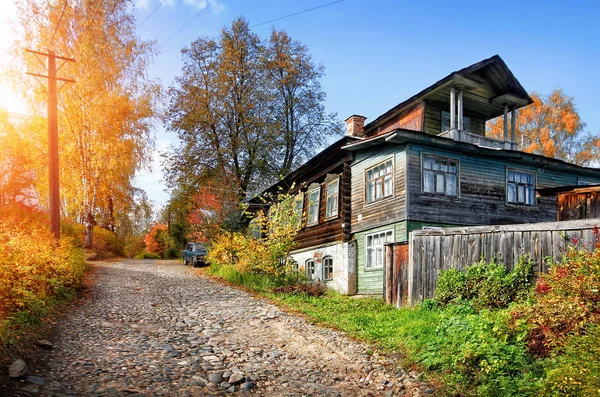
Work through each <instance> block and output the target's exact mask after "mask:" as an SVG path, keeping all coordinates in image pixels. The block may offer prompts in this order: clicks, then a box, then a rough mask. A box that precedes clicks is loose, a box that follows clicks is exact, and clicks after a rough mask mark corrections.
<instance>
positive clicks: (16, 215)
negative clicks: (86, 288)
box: [0, 208, 86, 324]
mask: <svg viewBox="0 0 600 397" xmlns="http://www.w3.org/2000/svg"><path fill="white" fill-rule="evenodd" d="M19 210H20V211H18V212H13V213H10V212H9V211H8V210H7V208H4V209H3V210H2V213H1V214H0V215H2V216H0V324H1V323H2V322H3V321H4V320H6V319H7V318H8V317H9V316H11V315H12V314H14V313H16V312H20V311H24V312H29V311H33V310H37V309H39V307H40V306H46V305H47V302H48V300H49V299H51V298H52V297H53V296H55V295H57V294H60V293H62V292H64V291H65V290H69V289H75V288H77V287H79V286H80V285H81V282H82V280H83V274H84V272H85V269H86V263H85V260H84V258H83V253H82V251H81V250H80V249H78V248H76V246H75V244H74V239H73V238H72V237H68V236H67V237H64V238H63V239H61V241H60V242H59V243H57V242H56V241H55V240H54V238H53V237H52V235H51V234H50V232H49V230H48V227H47V225H46V224H45V222H43V221H42V219H43V218H42V217H41V216H40V214H38V213H35V212H31V213H24V212H23V208H19Z"/></svg>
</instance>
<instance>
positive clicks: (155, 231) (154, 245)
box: [144, 223, 173, 258]
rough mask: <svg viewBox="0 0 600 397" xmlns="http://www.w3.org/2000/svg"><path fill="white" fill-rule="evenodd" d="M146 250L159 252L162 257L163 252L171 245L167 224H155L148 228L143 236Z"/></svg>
mask: <svg viewBox="0 0 600 397" xmlns="http://www.w3.org/2000/svg"><path fill="white" fill-rule="evenodd" d="M144 244H146V251H148V252H154V253H156V254H159V255H160V257H161V258H162V257H163V256H164V254H165V252H166V251H167V250H168V249H169V248H171V247H172V246H173V243H172V241H171V238H170V237H169V232H168V228H167V225H163V224H160V223H159V224H156V225H154V226H153V227H152V229H150V231H149V232H148V234H146V237H144Z"/></svg>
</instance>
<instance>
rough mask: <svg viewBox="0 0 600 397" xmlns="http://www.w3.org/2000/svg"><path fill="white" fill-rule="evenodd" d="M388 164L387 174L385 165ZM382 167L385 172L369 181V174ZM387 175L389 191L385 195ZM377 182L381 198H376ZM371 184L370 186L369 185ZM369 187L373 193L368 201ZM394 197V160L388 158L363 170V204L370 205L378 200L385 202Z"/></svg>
mask: <svg viewBox="0 0 600 397" xmlns="http://www.w3.org/2000/svg"><path fill="white" fill-rule="evenodd" d="M388 163H390V166H391V170H390V172H389V173H388V172H387V164H388ZM382 165H383V167H384V170H385V174H383V175H381V176H377V177H376V178H372V179H371V180H369V172H371V173H372V172H373V171H374V170H375V169H376V168H379V167H381V166H382ZM388 175H389V183H390V184H389V191H388V194H387V195H386V184H385V183H386V179H387V177H388ZM378 181H380V183H381V184H380V185H379V186H380V187H381V189H380V190H381V196H380V197H377V187H378ZM371 184H372V185H371ZM371 186H373V193H372V197H371V199H370V200H369V196H370V194H369V192H370V191H371ZM393 196H394V158H393V157H390V158H388V159H386V160H384V161H382V162H380V163H377V164H375V165H374V166H372V167H369V168H367V169H366V170H365V204H367V205H368V204H372V203H375V202H377V201H380V200H385V199H386V198H388V197H393Z"/></svg>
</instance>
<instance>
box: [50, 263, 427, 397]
mask: <svg viewBox="0 0 600 397" xmlns="http://www.w3.org/2000/svg"><path fill="white" fill-rule="evenodd" d="M94 266H96V271H95V273H94V276H93V278H94V279H93V286H92V287H91V291H90V296H89V297H88V298H87V299H85V300H84V301H83V302H82V303H81V304H80V305H78V306H77V307H74V308H73V309H72V310H71V311H70V312H69V313H66V314H65V315H64V316H63V317H61V318H60V319H59V321H58V324H57V325H56V326H55V331H54V334H53V337H52V339H51V340H52V344H53V349H52V350H48V351H45V352H44V354H46V355H47V356H46V357H47V358H46V361H47V362H46V368H47V370H46V373H45V374H41V375H42V376H43V377H44V379H45V384H44V386H42V387H41V394H40V395H42V396H126V395H145V396H204V395H225V394H229V395H262V396H344V397H345V396H384V395H385V396H392V395H409V396H414V395H422V394H423V395H424V394H426V393H430V392H431V390H425V386H424V385H423V384H420V383H419V382H418V381H417V380H416V379H415V378H414V376H416V375H415V374H411V375H409V374H407V373H405V372H404V371H402V370H398V367H395V368H392V367H391V366H389V365H388V366H387V369H386V367H385V366H384V364H386V362H385V360H386V359H385V358H384V357H380V356H379V355H378V354H377V353H375V354H373V352H372V351H371V350H370V347H369V346H368V345H366V344H363V343H359V342H356V341H353V340H351V339H349V338H347V337H345V336H344V335H343V334H342V333H339V332H336V331H333V330H331V329H327V328H322V327H318V326H316V325H313V324H311V323H310V322H309V321H307V320H305V319H303V318H301V317H298V316H295V315H291V314H287V313H285V312H284V311H282V310H280V309H279V308H277V307H276V306H274V305H272V304H270V303H268V302H267V301H265V300H263V299H260V298H256V297H253V296H251V295H249V294H247V293H245V292H242V291H240V290H237V289H234V288H231V287H228V286H224V285H222V284H220V283H218V282H215V281H213V280H210V279H208V278H206V277H202V276H200V275H198V272H197V271H196V270H195V269H193V268H191V267H185V266H183V265H182V264H181V263H179V262H175V261H144V260H122V261H119V262H97V263H96V264H95V265H94Z"/></svg>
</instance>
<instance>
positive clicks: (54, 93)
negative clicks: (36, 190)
mask: <svg viewBox="0 0 600 397" xmlns="http://www.w3.org/2000/svg"><path fill="white" fill-rule="evenodd" d="M25 51H27V52H30V53H32V54H34V55H35V56H36V58H38V60H40V62H42V60H41V59H40V56H45V57H46V62H45V66H46V71H47V72H48V75H47V76H44V75H42V74H38V73H31V72H27V74H28V75H31V76H34V77H36V78H37V77H41V78H46V79H48V181H49V194H48V195H49V200H48V202H49V209H50V232H52V234H54V237H55V238H56V239H57V240H58V239H60V183H59V168H58V106H57V102H58V101H57V100H58V90H57V80H60V81H64V82H71V83H73V82H74V80H71V79H64V78H60V77H57V75H56V73H57V72H58V71H59V70H60V68H61V67H63V65H65V64H66V63H67V62H68V61H70V62H75V60H74V59H73V58H65V57H61V56H58V55H56V54H55V53H54V51H52V50H48V52H47V53H44V52H39V51H34V50H25ZM57 59H60V60H62V61H63V63H62V64H61V65H60V66H59V67H58V68H57V67H56V60H57ZM42 64H44V62H42Z"/></svg>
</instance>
